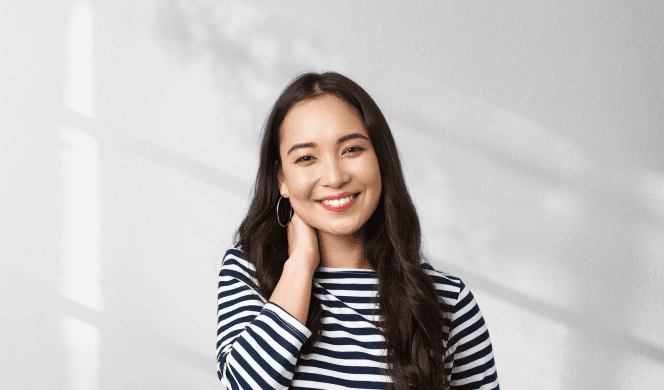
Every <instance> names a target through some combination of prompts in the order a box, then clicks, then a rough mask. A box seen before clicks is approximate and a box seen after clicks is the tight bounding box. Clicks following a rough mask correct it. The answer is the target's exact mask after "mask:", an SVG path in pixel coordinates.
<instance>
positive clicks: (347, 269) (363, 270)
mask: <svg viewBox="0 0 664 390" xmlns="http://www.w3.org/2000/svg"><path fill="white" fill-rule="evenodd" d="M316 271H323V272H341V271H361V272H375V271H376V270H375V269H373V268H338V267H318V268H316Z"/></svg>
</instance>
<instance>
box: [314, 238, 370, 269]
mask: <svg viewBox="0 0 664 390" xmlns="http://www.w3.org/2000/svg"><path fill="white" fill-rule="evenodd" d="M318 236H319V243H320V250H321V264H320V266H321V267H330V268H360V269H371V266H370V265H369V263H368V262H367V261H366V260H365V259H364V247H363V239H362V234H361V232H359V231H358V232H357V233H355V234H351V235H348V236H336V235H334V234H329V233H325V232H321V231H319V232H318Z"/></svg>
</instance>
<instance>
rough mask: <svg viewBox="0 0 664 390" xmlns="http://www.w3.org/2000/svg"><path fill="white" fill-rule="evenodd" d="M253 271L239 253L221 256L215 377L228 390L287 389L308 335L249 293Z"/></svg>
mask: <svg viewBox="0 0 664 390" xmlns="http://www.w3.org/2000/svg"><path fill="white" fill-rule="evenodd" d="M254 271H255V269H254V267H253V265H252V264H251V263H249V262H248V261H246V260H244V259H243V258H242V254H241V252H240V251H238V250H236V249H230V250H228V251H227V252H226V255H225V256H224V260H223V262H222V266H221V271H220V272H219V290H218V302H217V304H218V308H217V376H218V377H219V380H221V382H222V383H223V384H224V385H225V386H226V388H227V389H229V390H231V389H232V390H236V389H245V390H246V389H288V387H289V386H290V384H291V381H292V379H293V375H294V373H295V366H296V364H297V358H298V356H299V353H300V349H301V348H302V345H303V344H304V343H305V342H306V341H307V340H308V339H309V337H310V336H311V331H310V330H309V329H308V328H307V327H306V326H304V325H303V324H302V323H300V322H299V321H298V320H297V319H296V318H295V317H293V316H292V315H291V314H290V313H288V312H287V311H285V310H284V309H283V308H281V307H280V306H279V305H277V304H275V303H273V302H271V301H267V300H266V299H265V298H263V297H262V296H260V295H259V294H258V293H257V292H256V291H255V290H253V289H252V288H251V287H250V283H249V281H250V280H252V281H253V282H254V283H255V282H256V281H255V279H253V277H252V276H251V273H252V272H254ZM254 294H255V295H258V296H259V297H260V298H261V300H262V302H261V301H258V300H256V299H255V298H254V296H253V295H254Z"/></svg>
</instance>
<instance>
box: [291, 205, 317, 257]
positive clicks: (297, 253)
mask: <svg viewBox="0 0 664 390" xmlns="http://www.w3.org/2000/svg"><path fill="white" fill-rule="evenodd" d="M287 229H288V233H287V234H288V258H289V259H290V258H296V259H298V260H297V261H305V262H306V265H307V266H310V267H312V269H316V268H317V267H318V264H319V263H320V252H319V249H318V231H317V230H316V229H314V228H313V227H311V226H309V225H307V223H306V222H304V221H303V220H302V219H301V218H300V217H299V216H298V215H297V213H296V212H295V211H293V218H291V221H290V222H289V223H288V227H287Z"/></svg>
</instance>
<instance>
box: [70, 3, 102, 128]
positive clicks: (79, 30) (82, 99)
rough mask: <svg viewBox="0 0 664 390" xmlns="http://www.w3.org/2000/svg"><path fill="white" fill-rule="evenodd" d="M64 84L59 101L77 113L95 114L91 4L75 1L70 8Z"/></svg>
mask: <svg viewBox="0 0 664 390" xmlns="http://www.w3.org/2000/svg"><path fill="white" fill-rule="evenodd" d="M65 47H66V50H67V84H66V85H65V89H64V90H65V92H64V99H63V103H64V105H65V106H66V107H68V108H71V109H72V110H74V111H76V112H78V113H79V114H82V115H85V116H88V117H94V116H95V100H94V96H95V62H94V40H93V35H92V8H91V7H90V4H88V3H85V2H78V3H76V4H74V5H73V6H72V8H71V11H70V14H69V24H68V26H67V38H66V40H65Z"/></svg>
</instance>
